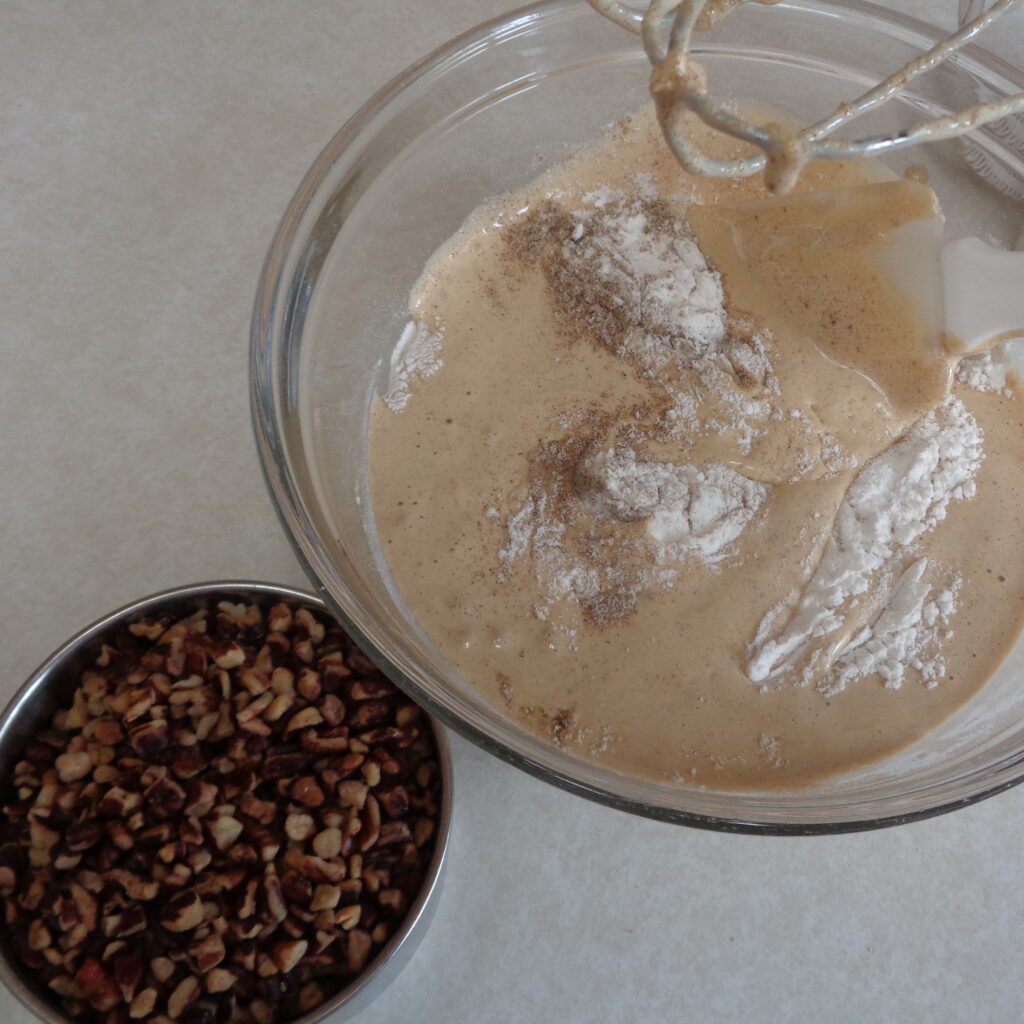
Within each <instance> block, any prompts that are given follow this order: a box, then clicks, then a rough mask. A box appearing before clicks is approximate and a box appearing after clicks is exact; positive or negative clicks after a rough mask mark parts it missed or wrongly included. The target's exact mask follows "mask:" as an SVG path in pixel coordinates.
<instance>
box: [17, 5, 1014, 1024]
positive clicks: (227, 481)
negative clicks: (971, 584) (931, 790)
mask: <svg viewBox="0 0 1024 1024" xmlns="http://www.w3.org/2000/svg"><path fill="white" fill-rule="evenodd" d="M509 5H510V0H428V2H425V3H414V2H411V0H410V2H399V0H303V2H302V3H273V2H270V0H258V2H257V0H248V2H242V0H218V2H211V0H148V2H142V0H140V2H136V3H127V2H124V0H64V2H57V0H2V3H0V95H2V96H3V98H4V99H3V103H2V104H0V350H2V356H3V361H4V366H5V367H6V369H5V372H4V373H3V374H2V375H0V436H2V437H3V442H2V444H0V578H2V579H3V581H4V586H5V597H4V600H3V611H2V614H0V680H2V681H0V697H3V698H4V699H6V697H7V696H8V695H10V694H11V693H12V692H13V691H14V689H15V688H16V687H17V686H18V685H19V684H20V682H21V680H22V679H23V678H24V677H25V676H26V675H27V674H28V673H29V672H30V671H31V670H32V669H33V668H34V667H35V666H36V664H37V663H38V662H39V661H41V660H42V659H43V658H44V657H45V656H46V655H47V654H48V653H49V652H50V651H51V650H52V649H53V648H54V647H56V646H57V645H58V644H60V643H61V642H62V641H63V640H64V639H66V638H67V637H68V636H69V635H70V634H71V633H73V632H75V631H77V630H78V629H79V628H81V627H83V626H85V625H87V624H88V623H89V622H91V621H92V620H93V619H95V618H97V617H98V616H99V615H100V614H101V613H104V612H106V611H108V610H110V609H113V608H115V607H116V606H118V605H120V604H122V603H124V602H127V601H129V600H132V599H134V598H137V597H139V596H141V595H143V594H145V593H149V592H151V591H154V590H157V589H161V588H164V587H167V586H171V585H174V584H179V583H187V582H194V581H199V580H208V579H215V578H224V577H234V578H242V577H247V578H257V579H267V580H274V581H278V582H281V583H290V584H297V585H300V586H302V585H304V584H305V582H306V581H305V579H304V577H303V574H302V572H301V570H300V569H299V567H298V565H297V564H296V562H295V560H294V558H293V557H292V554H291V550H290V548H289V545H288V543H287V541H286V540H285V537H284V535H283V533H282V531H281V529H280V527H279V525H278V522H277V519H276V517H275V514H274V511H273V509H272V507H271V503H270V499H269V497H268V496H267V493H266V491H265V489H264V485H263V480H262V477H261V474H260V471H259V467H258V463H257V458H256V452H255V448H254V445H253V441H252V437H251V432H250V426H249V408H248V396H247V387H246V354H247V343H248V322H249V314H250V304H251V300H252V296H253V292H254V289H255V284H256V279H257V274H258V271H259V267H260V263H261V261H262V259H263V255H264V252H265V250H266V247H267V245H268V243H269V241H270V238H271V235H272V233H273V231H274V228H275V226H276V223H277V220H278V217H279V215H280V214H281V212H282V211H283V209H284V207H285V205H286V203H287V201H288V199H289V198H290V196H291V193H292V191H293V189H294V188H295V186H296V185H297V184H298V182H299V180H300V178H301V176H302V174H303V173H304V171H305V170H306V168H307V167H308V165H309V164H310V163H311V162H312V160H313V158H314V157H315V156H316V154H317V152H318V151H319V150H320V148H321V146H322V145H323V144H324V143H325V142H326V141H327V139H328V138H330V136H331V135H332V134H333V133H334V132H335V130H336V129H337V128H338V127H339V126H340V124H341V123H342V122H343V121H344V120H345V119H346V118H347V117H348V116H349V114H351V113H352V112H353V111H354V110H355V108H356V107H357V106H358V105H359V104H360V103H361V102H362V101H363V100H364V99H365V98H366V97H367V96H369V94H370V93H371V92H372V91H374V90H375V89H376V88H377V87H378V86H380V85H382V84H383V83H384V82H385V81H386V80H387V79H389V78H390V77H391V76H392V75H394V74H395V73H397V72H398V71H399V70H401V68H402V67H403V66H405V65H406V64H408V63H409V62H411V61H412V60H413V59H415V58H416V57H418V56H420V55H421V54H423V53H424V52H426V51H427V50H429V49H432V48H433V47H435V46H436V45H438V44H440V43H441V42H443V41H444V40H445V39H447V38H448V37H450V36H451V35H453V34H455V33H456V32H459V31H461V30H463V29H465V28H468V27H470V26H472V25H473V24H475V23H476V22H479V21H482V20H484V19H485V18H489V17H491V16H493V15H496V14H498V13H501V12H502V11H503V10H504V9H506V8H507V7H508V6H509ZM891 6H892V7H895V8H898V9H901V10H905V11H907V12H908V13H915V14H918V15H921V16H925V15H928V14H929V13H930V14H931V16H932V17H933V18H939V17H942V18H943V20H944V21H946V22H947V23H948V22H950V21H951V19H952V17H953V14H954V9H955V3H954V0H893V2H892V3H891ZM990 45H991V47H992V48H993V49H994V50H996V51H997V52H999V53H1000V54H1001V55H1003V56H1005V57H1007V58H1008V59H1010V60H1013V61H1014V62H1015V63H1017V64H1018V65H1020V64H1021V63H1022V62H1024V60H1022V58H1024V15H1016V16H1014V17H1011V19H1010V20H1009V22H1008V23H1007V24H1006V25H1005V26H1004V27H1002V28H1000V30H999V34H998V37H997V38H996V39H995V40H994V41H991V42H990ZM454 745H455V760H456V773H457V785H458V799H457V804H456V812H455V826H454V836H453V841H452V847H451V859H450V864H449V870H448V878H447V884H446V889H445V892H444V895H443V899H442V901H441V904H440V906H439V908H438V912H437V916H436V918H435V921H434V924H433V926H432V928H431V930H430V932H429V933H428V935H427V936H426V938H425V940H424V942H423V945H422V946H421V947H420V949H419V951H418V953H417V954H416V956H415V958H414V959H413V961H412V962H411V963H410V965H409V966H408V967H407V968H406V970H405V972H404V973H403V974H402V976H401V977H400V978H399V979H398V981H397V982H396V983H395V984H394V985H393V986H392V987H391V988H390V989H389V990H388V991H387V992H386V993H385V994H384V995H383V996H382V997H381V998H380V999H379V1000H378V1001H377V1002H376V1003H374V1004H373V1006H372V1007H370V1008H369V1009H368V1010H367V1011H366V1012H365V1013H364V1014H363V1015H362V1016H361V1017H360V1021H361V1022H363V1021H365V1024H372V1022H378V1021H379V1022H385V1021H387V1022H394V1021H401V1020H417V1021H420V1022H424V1024H426V1022H442V1021H443V1022H448V1021H476V1020H481V1021H484V1020H486V1021H490V1022H502V1021H542V1020H555V1019H558V1020H561V1021H566V1022H569V1021H579V1022H582V1021H629V1022H634V1021H659V1022H660V1021H673V1022H675V1021H700V1022H701V1024H707V1022H718V1021H721V1022H732V1021H738V1020H752V1021H770V1022H773V1024H774V1022H782V1021H819V1020H820V1021H833V1022H840V1021H844V1022H845V1021H850V1022H857V1024H861V1022H864V1021H882V1020H886V1021H901V1022H915V1021H928V1022H929V1024H939V1022H947V1021H982V1022H1003V1021H1005V1022H1011V1021H1012V1022H1019V1021H1020V1020H1021V1019H1022V1017H1024V972H1022V971H1021V967H1020V952H1019V951H1020V948H1021V921H1022V920H1024V885H1022V884H1021V883H1022V881H1024V853H1022V847H1024V788H1021V789H1017V790H1015V791H1012V792H1009V793H1006V794H1004V795H1002V796H1000V797H998V798H996V799H994V800H990V801H988V802H985V803H982V804H980V805H978V806H975V807H971V808H968V809H966V810H963V811H959V812H957V813H956V814H953V815H948V816H945V817H941V818H938V819H934V820H931V821H926V822H923V823H919V824H915V825H911V826H906V827H903V828H898V829H891V830H886V831H882V832H875V833H867V834H860V835H851V836H839V837H833V838H819V839H803V840H798V839H768V838H748V837H742V836H724V835H717V834H711V833H704V832H696V831H690V830H686V829H681V828H675V827H670V826H667V825H659V824H654V823H653V822H648V821H642V820H639V819H635V818H632V817H629V816H627V815H624V814H620V813H616V812H614V811H610V810H606V809H604V808H601V807H597V806H595V805H592V804H589V803H586V802H584V801H582V800H580V799H577V798H574V797H570V796H568V795H566V794H564V793H562V792H559V791H557V790H555V789H553V788H551V787H549V786H546V785H543V784H542V783H540V782H536V781H534V780H532V779H530V778H528V777H527V776H526V775H524V774H522V773H520V772H517V771H515V770H513V769H512V768H509V767H507V766H505V765H502V764H500V763H499V762H498V761H496V760H495V759H493V758H491V757H488V756H486V755H484V754H483V753H481V752H480V751H478V750H477V749H476V748H474V747H471V746H470V745H468V744H467V743H465V742H462V741H459V740H456V741H455V744H454ZM29 1019H30V1018H29V1016H28V1014H27V1013H26V1012H25V1011H24V1010H22V1009H21V1008H20V1007H18V1006H17V1005H16V1004H15V1003H14V1001H13V999H12V998H11V997H10V996H8V995H7V994H6V993H0V1020H2V1021H4V1022H5V1024H21V1022H27V1021H28V1020H29Z"/></svg>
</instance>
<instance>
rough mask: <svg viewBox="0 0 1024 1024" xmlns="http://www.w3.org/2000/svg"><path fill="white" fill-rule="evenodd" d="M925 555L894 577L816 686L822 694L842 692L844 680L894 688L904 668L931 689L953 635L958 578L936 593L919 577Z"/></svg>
mask: <svg viewBox="0 0 1024 1024" xmlns="http://www.w3.org/2000/svg"><path fill="white" fill-rule="evenodd" d="M927 568H928V559H927V558H919V559H918V560H917V561H916V562H913V563H911V565H909V566H908V567H907V568H906V569H904V570H903V574H902V575H901V576H900V577H899V579H898V580H897V581H896V585H895V586H894V587H893V591H892V594H891V595H890V597H889V601H888V603H887V604H886V606H885V608H883V609H882V611H881V612H880V613H879V615H878V616H877V617H876V618H875V621H874V622H872V623H871V625H870V626H865V627H864V629H862V630H861V631H860V633H858V634H857V635H856V636H855V637H854V638H853V639H852V640H851V641H850V642H849V644H847V646H846V648H845V650H844V651H843V653H842V655H840V657H839V658H838V659H837V661H836V663H835V665H834V666H833V668H832V671H831V672H830V673H829V674H828V676H827V677H826V678H825V679H823V680H822V681H821V682H820V683H819V684H818V690H819V691H820V692H821V693H824V694H825V695H826V696H833V695H835V694H837V693H842V691H843V690H845V689H846V684H847V683H850V682H854V681H855V680H857V679H863V678H866V677H868V676H876V675H877V676H880V677H881V678H882V679H883V680H884V682H885V685H886V686H887V687H889V688H890V689H893V690H898V689H899V688H900V687H901V686H902V685H903V676H904V674H905V673H906V670H907V669H908V668H913V669H916V670H917V672H918V673H919V675H920V677H921V679H922V681H923V682H924V684H925V686H927V687H929V688H931V687H934V686H937V685H938V681H939V680H940V679H941V678H942V677H943V676H944V675H945V674H946V663H945V659H944V658H943V657H942V655H941V654H940V653H939V652H940V648H941V645H942V642H943V641H944V640H947V639H949V638H950V637H951V636H952V632H951V631H950V630H949V620H950V619H951V618H952V617H953V615H954V614H955V613H956V610H957V597H958V592H959V589H960V581H959V580H956V581H955V582H954V583H953V584H952V585H951V586H949V587H946V588H945V589H944V590H942V591H940V592H939V593H938V594H934V596H933V590H934V588H933V587H932V585H931V584H930V583H928V582H927V581H926V580H925V579H924V573H925V570H926V569H927Z"/></svg>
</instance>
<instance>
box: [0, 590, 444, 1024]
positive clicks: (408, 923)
mask: <svg viewBox="0 0 1024 1024" xmlns="http://www.w3.org/2000/svg"><path fill="white" fill-rule="evenodd" d="M220 600H229V601H248V602H251V603H254V604H258V605H260V606H261V607H266V606H268V605H271V604H274V603H275V602H277V601H281V600H285V601H290V602H298V603H300V604H304V605H307V606H309V607H310V608H312V609H315V610H316V611H318V612H320V613H321V614H325V615H328V616H329V615H331V612H330V609H328V607H327V606H326V605H325V604H324V602H323V601H321V600H320V599H319V598H316V597H314V596H313V595H312V594H307V593H305V592H303V591H301V590H293V589H291V588H290V587H280V586H275V585H274V584H270V583H255V582H250V581H246V580H242V581H215V582H212V583H196V584H193V585H191V586H184V587H175V588H174V589H172V590H164V591H161V592H160V593H158V594H152V595H150V596H149V597H144V598H142V599H141V600H139V601H134V602H132V603H131V604H128V605H125V606H124V607H123V608H119V609H117V611H114V612H111V613H110V614H109V615H105V616H103V618H101V619H99V620H98V621H96V622H94V623H93V624H92V625H91V626H89V627H87V628H86V629H84V630H82V631H81V632H80V633H78V634H77V635H76V636H73V637H72V638H71V639H70V640H68V641H67V642H66V643H64V644H62V645H61V646H60V647H59V648H58V649H57V650H56V651H54V653H53V654H51V655H50V656H49V657H48V658H47V659H46V660H45V661H44V662H43V663H42V664H41V665H40V666H39V668H37V669H36V670H35V672H33V673H32V675H31V676H29V678H28V679H27V680H26V682H25V683H24V684H23V685H22V687H21V688H20V689H19V690H18V692H17V693H16V694H15V695H14V697H13V698H12V699H11V701H10V703H9V704H8V705H7V707H6V709H5V710H4V712H3V715H2V716H0V773H2V774H0V777H4V776H7V777H9V776H10V775H11V773H12V771H13V768H14V765H15V764H16V763H17V762H18V761H19V760H20V758H21V752H22V750H23V749H24V747H25V745H26V743H27V742H28V741H29V740H30V739H31V738H32V737H33V736H34V735H35V734H36V733H37V732H38V731H39V730H40V729H43V728H45V727H47V726H48V725H49V723H50V718H51V716H52V715H53V712H54V711H55V710H57V709H58V708H59V707H61V706H62V705H64V704H66V703H67V702H68V701H69V700H70V699H71V697H72V695H73V693H74V690H75V687H76V686H77V685H78V681H79V676H80V674H81V672H82V671H83V670H84V669H85V668H86V667H87V666H88V665H89V664H90V663H91V662H92V660H93V658H95V656H96V652H97V650H98V649H99V647H100V645H101V644H102V643H103V642H104V641H105V640H107V639H108V638H110V637H111V636H113V635H114V634H116V632H117V631H118V629H120V628H121V627H122V626H123V625H125V624H126V623H128V622H131V621H134V620H135V619H138V618H140V617H141V616H144V615H147V614H150V613H154V612H169V613H171V614H176V613H181V614H187V612H188V611H189V610H191V609H194V608H195V607H196V606H197V604H199V603H201V602H216V601H220ZM429 720H430V724H431V727H432V729H433V732H434V739H435V741H436V744H437V752H438V762H439V764H440V766H441V808H440V814H439V817H438V822H437V833H436V838H435V846H434V855H433V857H432V858H431V861H430V865H429V867H428V869H427V874H426V877H425V878H424V881H423V885H422V887H421V888H420V891H419V894H418V895H417V897H416V899H415V900H414V901H413V903H412V905H411V906H410V908H409V912H408V914H407V915H406V917H405V920H404V921H403V922H402V924H401V927H399V929H398V930H397V931H396V932H395V934H394V935H393V936H392V937H391V939H390V940H389V941H388V942H387V944H386V945H385V946H384V947H383V948H382V949H381V951H380V952H379V953H378V954H377V956H376V957H375V958H374V959H373V960H372V961H371V962H370V964H369V965H368V966H367V968H366V969H365V970H364V971H363V973H362V974H360V975H359V976H358V977H357V978H356V979H355V980H354V981H352V982H351V983H350V984H349V985H347V986H346V987H345V988H343V989H342V990H341V991H340V992H338V993H337V994H336V995H335V996H333V997H332V998H331V999H328V1000H326V1001H325V1002H324V1003H322V1004H321V1005H320V1006H318V1007H317V1008H316V1009H315V1010H313V1011H311V1012H310V1013H307V1014H304V1015H303V1016H302V1017H297V1018H294V1020H293V1021H292V1022H290V1024H320V1022H321V1021H325V1020H327V1018H331V1021H332V1024H340V1022H341V1021H346V1020H350V1019H351V1018H352V1017H353V1016H355V1014H357V1013H358V1012H359V1011H360V1010H362V1009H363V1008H364V1007H365V1006H366V1005H367V1004H369V1003H370V1002H372V1001H373V1000H374V999H375V998H376V997H377V996H378V995H380V993H381V992H383V991H384V989H385V988H387V986H388V985H389V984H391V982H392V981H394V979H395V978H396V977H397V976H398V974H399V972H400V971H401V970H402V968H403V967H404V966H405V964H406V963H407V962H408V960H409V958H410V957H411V956H412V954H413V952H414V951H415V949H416V947H417V946H418V945H419V942H420V940H421V939H422V938H423V935H424V933H425V932H426V930H427V927H428V926H429V924H430V919H431V918H432V917H433V914H434V909H435V907H436V905H437V901H438V898H439V896H440V892H441V880H442V875H443V873H444V865H445V851H446V849H447V846H448V836H449V833H450V831H451V808H452V763H451V753H450V751H449V748H448V741H447V739H446V737H445V734H444V729H443V728H442V727H441V725H440V724H439V723H438V721H437V720H436V719H435V718H433V717H430V719H429ZM0 979H2V981H3V983H4V984H5V985H6V986H7V987H8V988H9V989H10V990H11V992H13V993H14V995H15V996H16V997H17V998H18V1000H20V1002H21V1003H22V1004H23V1005H24V1006H25V1007H27V1008H28V1009H29V1010H30V1011H31V1012H32V1013H33V1014H34V1015H35V1016H36V1017H38V1018H39V1020H42V1021H46V1022H48V1024H52V1022H61V1024H63V1022H67V1024H74V1021H73V1020H72V1018H70V1017H68V1016H67V1014H65V1013H64V1012H63V1011H62V1010H61V1009H60V1008H59V1007H58V1006H56V1005H54V1003H53V1002H52V1001H51V999H50V998H49V996H48V994H47V993H46V991H45V990H44V989H43V988H42V986H40V985H39V984H38V982H37V981H36V979H35V978H34V976H33V974H32V972H31V971H29V970H28V969H27V968H26V967H25V966H24V965H23V964H22V963H21V962H20V961H19V960H17V958H16V957H14V956H13V954H12V952H11V950H10V947H9V942H8V939H7V936H3V937H2V938H0Z"/></svg>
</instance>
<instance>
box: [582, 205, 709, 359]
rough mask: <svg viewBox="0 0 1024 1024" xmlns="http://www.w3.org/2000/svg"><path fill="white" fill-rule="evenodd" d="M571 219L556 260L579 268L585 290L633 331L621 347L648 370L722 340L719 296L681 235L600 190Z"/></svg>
mask: <svg viewBox="0 0 1024 1024" xmlns="http://www.w3.org/2000/svg"><path fill="white" fill-rule="evenodd" d="M584 202H585V203H587V204H588V206H585V207H584V208H583V209H581V210H578V211H576V212H575V213H574V214H573V217H574V220H575V228H574V230H573V233H572V237H571V238H570V239H569V240H567V241H566V242H565V243H564V245H563V253H562V254H563V256H564V258H565V259H566V260H567V261H569V262H571V263H573V264H583V265H585V266H587V267H588V268H589V269H590V271H591V273H592V275H593V278H592V287H595V288H596V289H597V290H599V291H600V292H603V293H606V298H607V300H608V301H609V302H611V303H613V304H614V305H616V306H618V307H619V308H621V309H622V310H623V311H624V312H625V313H626V314H627V316H628V318H629V320H630V321H631V322H632V323H633V324H635V328H634V329H633V330H632V331H631V332H630V333H629V335H628V336H627V338H626V339H625V340H624V342H623V347H624V348H625V349H626V350H628V351H630V352H632V353H633V354H634V355H636V356H639V357H640V358H641V359H643V360H644V361H645V362H648V363H650V364H651V365H652V366H658V365H662V364H664V363H665V362H667V361H668V360H669V359H671V358H672V357H673V355H674V354H675V352H676V351H678V350H679V349H681V348H682V349H688V350H689V353H690V354H700V355H706V354H709V353H711V352H713V351H715V350H716V349H717V348H718V346H720V345H721V344H722V342H724V341H725V338H726V312H725V294H724V292H723V291H722V279H721V277H720V276H719V274H718V271H717V270H713V269H712V268H711V267H709V266H708V263H707V260H705V259H704V254H703V253H702V252H701V251H700V249H699V248H698V247H697V243H696V242H695V241H694V240H693V237H692V235H691V233H690V231H689V228H688V227H687V226H686V225H685V224H684V223H682V222H681V221H676V222H673V223H672V225H671V229H670V230H665V228H664V227H659V226H658V225H656V224H653V223H652V222H651V219H650V217H649V215H648V212H647V210H646V209H645V206H644V203H643V201H642V200H641V199H633V200H631V201H630V200H626V199H625V197H624V194H623V193H621V192H617V191H614V190H611V189H600V190H598V191H597V192H592V193H588V194H587V195H586V196H584Z"/></svg>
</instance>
